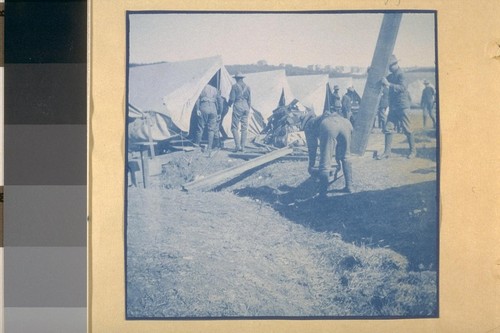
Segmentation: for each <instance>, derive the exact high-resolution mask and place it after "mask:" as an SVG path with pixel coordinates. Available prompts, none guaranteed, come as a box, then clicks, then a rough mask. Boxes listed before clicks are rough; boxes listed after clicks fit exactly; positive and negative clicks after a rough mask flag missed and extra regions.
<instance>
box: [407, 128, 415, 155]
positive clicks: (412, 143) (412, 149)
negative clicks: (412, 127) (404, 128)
mask: <svg viewBox="0 0 500 333" xmlns="http://www.w3.org/2000/svg"><path fill="white" fill-rule="evenodd" d="M407 138H408V145H409V146H410V153H409V154H408V156H407V158H410V159H411V158H415V156H417V148H416V147H415V137H414V136H413V133H410V134H408V135H407Z"/></svg>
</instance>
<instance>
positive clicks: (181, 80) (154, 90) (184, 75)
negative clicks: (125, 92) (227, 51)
mask: <svg viewBox="0 0 500 333" xmlns="http://www.w3.org/2000/svg"><path fill="white" fill-rule="evenodd" d="M219 70H220V71H221V75H220V89H221V94H222V96H223V97H226V98H228V97H229V92H230V90H231V84H232V78H231V76H230V75H229V73H228V72H227V70H226V68H225V67H224V66H223V63H222V58H221V57H220V56H215V57H210V58H203V59H195V60H187V61H180V62H170V63H159V64H152V65H140V66H135V67H131V68H130V71H129V104H131V105H133V106H134V107H135V108H137V109H139V110H141V111H154V112H158V113H160V114H163V115H166V116H168V117H170V118H171V119H172V121H173V123H174V124H175V125H176V126H177V127H178V128H179V129H181V130H183V131H188V130H189V125H190V119H191V112H192V110H193V107H194V105H195V103H196V100H197V99H198V96H199V95H200V93H201V90H202V89H203V87H205V85H206V84H207V83H208V82H209V81H210V79H212V77H213V76H214V75H215V74H216V73H217V71H219Z"/></svg>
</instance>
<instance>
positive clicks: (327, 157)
mask: <svg viewBox="0 0 500 333" xmlns="http://www.w3.org/2000/svg"><path fill="white" fill-rule="evenodd" d="M301 128H302V129H303V130H304V132H305V134H306V141H307V149H308V152H309V168H308V171H309V174H310V175H311V176H313V175H315V169H314V166H315V163H316V154H317V150H318V144H319V150H320V158H319V168H318V174H317V175H318V176H319V179H320V189H319V194H320V197H322V198H325V197H326V192H327V190H328V185H329V184H330V174H332V171H333V170H332V157H333V152H334V151H335V159H336V161H337V163H338V167H337V171H338V170H339V169H340V168H342V169H343V172H344V179H345V187H344V189H343V190H342V191H343V192H346V193H351V192H352V166H351V162H350V160H349V157H350V144H351V134H352V130H353V127H352V124H351V122H350V121H349V120H348V119H346V118H344V117H342V116H341V115H340V114H338V113H324V114H323V115H322V116H321V117H316V116H315V115H314V113H313V112H310V113H308V114H307V115H305V117H304V118H303V120H302V123H301ZM334 148H335V149H334Z"/></svg>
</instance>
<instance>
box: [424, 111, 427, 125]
mask: <svg viewBox="0 0 500 333" xmlns="http://www.w3.org/2000/svg"><path fill="white" fill-rule="evenodd" d="M424 112H425V111H424ZM423 123H424V128H426V127H427V116H426V115H425V114H424V117H423Z"/></svg>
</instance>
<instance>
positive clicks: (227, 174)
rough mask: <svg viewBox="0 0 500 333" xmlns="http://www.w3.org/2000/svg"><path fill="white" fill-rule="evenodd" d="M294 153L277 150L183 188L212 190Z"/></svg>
mask: <svg viewBox="0 0 500 333" xmlns="http://www.w3.org/2000/svg"><path fill="white" fill-rule="evenodd" d="M292 152H293V148H289V147H285V148H281V149H277V150H275V151H272V152H270V153H267V154H264V155H262V156H260V157H256V158H254V159H252V160H250V161H248V162H245V163H243V164H240V165H236V166H233V167H230V168H227V169H224V170H221V171H218V172H216V173H214V174H211V175H209V176H207V177H205V178H201V179H197V180H194V181H192V182H189V183H186V184H184V185H183V186H182V187H183V189H184V190H185V191H192V190H210V189H211V188H212V187H213V186H214V185H218V184H220V183H222V182H223V181H225V180H229V179H232V178H234V177H236V176H238V175H241V174H242V173H243V172H245V171H248V170H251V169H253V168H256V167H258V166H261V165H263V164H266V163H268V162H271V161H274V160H276V159H278V158H280V157H282V156H286V155H289V154H291V153H292Z"/></svg>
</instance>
